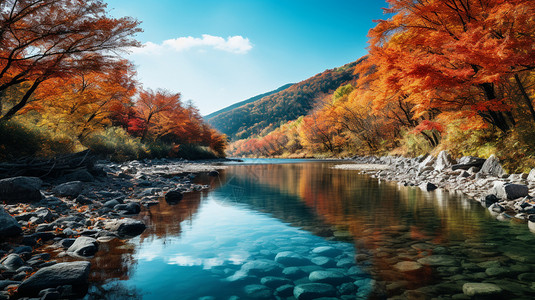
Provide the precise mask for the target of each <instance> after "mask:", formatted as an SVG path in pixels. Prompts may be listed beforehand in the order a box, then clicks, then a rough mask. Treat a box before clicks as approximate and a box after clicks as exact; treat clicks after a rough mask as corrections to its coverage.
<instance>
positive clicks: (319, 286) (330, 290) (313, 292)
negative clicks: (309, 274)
mask: <svg viewBox="0 0 535 300" xmlns="http://www.w3.org/2000/svg"><path fill="white" fill-rule="evenodd" d="M293 295H294V297H295V298H296V299H297V300H309V299H317V298H321V297H334V296H336V289H335V288H334V287H333V286H332V285H330V284H325V283H305V284H300V285H298V286H296V287H295V288H294V291H293Z"/></svg>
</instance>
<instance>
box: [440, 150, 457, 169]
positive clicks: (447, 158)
mask: <svg viewBox="0 0 535 300" xmlns="http://www.w3.org/2000/svg"><path fill="white" fill-rule="evenodd" d="M455 163H456V161H455V160H454V159H453V158H451V155H450V154H449V153H448V151H445V150H443V151H440V153H439V154H438V156H437V160H436V162H435V170H437V171H439V172H440V171H442V170H444V169H447V168H449V167H451V166H452V165H453V164H455Z"/></svg>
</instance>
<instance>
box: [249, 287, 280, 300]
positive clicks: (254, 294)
mask: <svg viewBox="0 0 535 300" xmlns="http://www.w3.org/2000/svg"><path fill="white" fill-rule="evenodd" d="M243 291H244V292H245V295H247V297H249V298H252V299H273V293H272V292H271V290H270V289H269V288H268V287H267V286H264V285H261V284H251V285H248V286H245V287H244V288H243Z"/></svg>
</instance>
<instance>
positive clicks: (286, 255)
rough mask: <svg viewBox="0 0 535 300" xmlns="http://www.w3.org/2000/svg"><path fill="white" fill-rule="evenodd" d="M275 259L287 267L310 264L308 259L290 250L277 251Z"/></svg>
mask: <svg viewBox="0 0 535 300" xmlns="http://www.w3.org/2000/svg"><path fill="white" fill-rule="evenodd" d="M275 261H276V262H278V263H279V264H283V265H285V266H288V267H294V266H306V265H310V260H308V259H306V258H304V257H302V256H301V255H299V254H297V253H294V252H291V251H283V252H279V253H277V256H275Z"/></svg>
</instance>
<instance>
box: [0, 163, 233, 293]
mask: <svg viewBox="0 0 535 300" xmlns="http://www.w3.org/2000/svg"><path fill="white" fill-rule="evenodd" d="M221 168H223V167H222V166H216V165H214V164H210V163H209V162H208V163H191V162H187V161H179V160H166V159H162V160H150V161H132V162H128V163H122V164H117V163H111V162H107V161H99V162H97V163H96V164H95V167H94V168H92V169H91V170H85V169H84V170H77V171H74V172H71V173H69V174H65V175H63V176H62V177H61V178H55V179H49V180H46V181H43V180H41V179H39V178H37V177H12V178H6V179H2V180H0V201H2V202H3V203H4V205H3V206H1V207H0V299H19V298H21V297H39V298H41V299H69V298H81V297H83V296H84V294H85V292H86V291H87V278H88V275H89V270H90V268H91V265H90V263H89V262H88V261H87V260H88V259H89V258H91V257H92V256H93V255H94V254H95V253H97V251H99V248H102V247H99V245H101V244H103V243H108V242H110V241H112V240H114V239H129V238H132V237H134V236H137V235H140V234H141V233H142V232H143V231H144V230H145V228H146V225H145V224H144V222H143V221H142V220H138V219H136V218H135V216H136V215H137V214H139V212H140V211H141V210H142V209H143V207H149V206H151V205H155V204H157V203H158V202H159V201H164V200H165V201H168V202H176V201H180V200H181V199H182V196H183V194H184V193H188V192H191V191H199V190H202V189H205V188H207V187H208V186H203V185H198V184H194V183H193V182H192V179H193V178H194V177H195V174H198V173H206V174H208V175H210V176H217V175H218V172H217V171H216V170H217V169H221ZM101 251H102V250H101ZM63 257H65V258H67V257H68V258H69V259H68V261H66V262H58V260H62V258H63Z"/></svg>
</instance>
